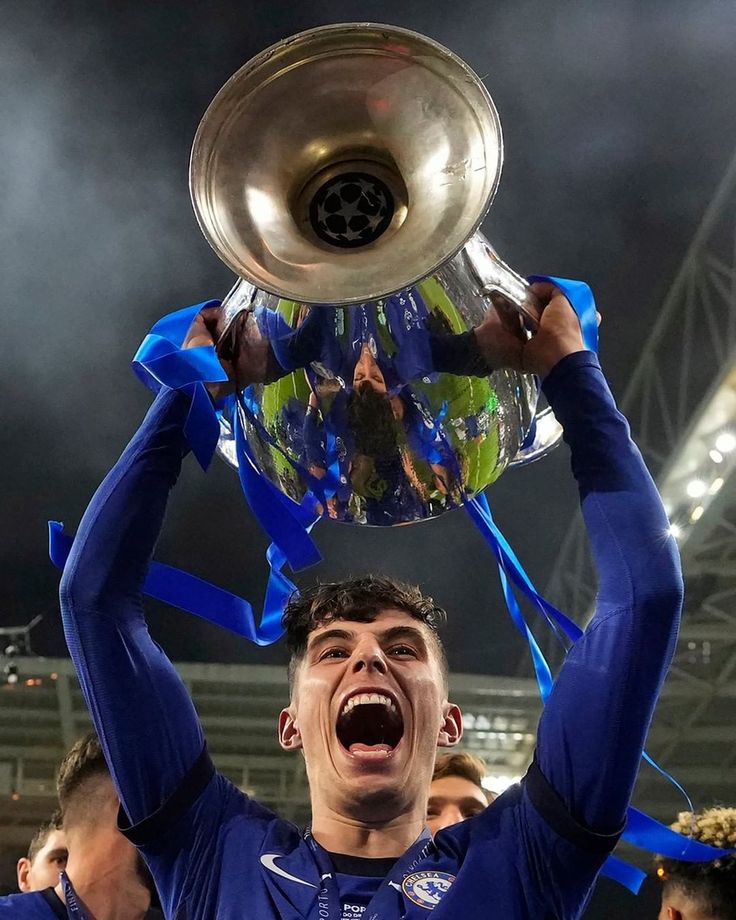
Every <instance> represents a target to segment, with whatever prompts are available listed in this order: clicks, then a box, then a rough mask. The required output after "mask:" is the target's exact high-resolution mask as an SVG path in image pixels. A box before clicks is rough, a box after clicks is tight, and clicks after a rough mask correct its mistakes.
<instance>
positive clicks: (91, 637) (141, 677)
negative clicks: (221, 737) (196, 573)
mask: <svg viewBox="0 0 736 920" xmlns="http://www.w3.org/2000/svg"><path fill="white" fill-rule="evenodd" d="M188 409H189V400H188V398H187V397H186V396H184V395H183V394H180V393H176V392H174V391H172V390H167V389H164V390H162V391H161V392H160V393H159V395H158V396H157V397H156V400H155V401H154V403H153V405H152V406H151V408H150V410H149V412H148V414H147V415H146V418H145V420H144V422H143V424H142V425H141V427H140V428H139V430H138V432H137V433H136V434H135V436H134V437H133V439H132V441H131V442H130V444H129V445H128V446H127V448H126V449H125V451H124V452H123V454H122V456H121V457H120V459H119V460H118V462H117V463H116V464H115V466H114V467H113V468H112V470H111V471H110V472H109V473H108V475H107V476H106V477H105V479H104V481H103V482H102V484H101V485H100V487H99V488H98V490H97V492H96V493H95V495H94V497H93V499H92V501H91V502H90V505H89V507H88V508H87V511H86V512H85V514H84V516H83V518H82V521H81V524H80V526H79V530H78V532H77V536H76V538H75V540H74V545H73V547H72V550H71V553H70V555H69V559H68V561H67V563H66V566H65V568H64V574H63V576H62V580H61V587H60V597H61V610H62V617H63V621H64V630H65V633H66V639H67V644H68V646H69V651H70V653H71V656H72V658H73V660H74V664H75V667H76V669H77V674H78V675H79V680H80V682H81V685H82V690H83V692H84V696H85V699H86V701H87V706H88V707H89V711H90V713H91V715H92V719H93V721H94V724H95V728H96V729H97V732H98V734H99V736H100V740H101V743H102V746H103V749H104V751H105V756H106V758H107V761H108V764H109V766H110V769H111V772H112V774H113V778H114V780H115V784H116V786H117V788H118V792H119V794H120V799H121V802H122V804H123V808H124V809H125V812H126V814H127V815H128V818H129V820H130V821H131V823H133V824H136V823H138V822H139V821H142V820H143V819H144V818H147V817H148V816H150V815H151V814H153V813H154V812H155V811H156V810H157V809H158V808H159V807H160V806H161V805H162V804H163V803H164V802H165V801H166V800H167V799H168V798H169V796H170V795H171V794H172V792H173V791H174V790H175V789H176V788H178V787H179V785H180V783H181V781H182V780H183V778H184V777H185V776H186V775H187V773H188V772H189V771H190V770H191V769H192V767H193V765H195V764H196V763H197V761H198V758H199V757H200V755H201V754H202V752H203V748H204V738H203V735H202V730H201V727H200V724H199V720H198V718H197V715H196V712H195V710H194V706H193V704H192V701H191V699H190V697H189V694H188V692H187V690H186V688H185V686H184V684H183V683H182V681H181V679H180V677H179V675H178V674H177V672H176V671H175V669H174V667H173V665H172V664H171V662H170V661H169V660H168V658H167V657H166V655H165V654H164V652H163V651H162V650H161V648H160V647H159V646H158V645H157V644H156V643H155V642H154V641H153V639H151V637H150V635H149V633H148V628H147V626H146V623H145V619H144V616H143V604H142V597H141V589H142V586H143V582H144V580H145V576H146V571H147V568H148V564H149V562H150V559H151V556H152V554H153V549H154V546H155V543H156V540H157V539H158V535H159V531H160V529H161V524H162V522H163V517H164V512H165V509H166V502H167V500H168V496H169V492H170V490H171V488H172V487H173V485H174V484H175V482H176V480H177V477H178V475H179V471H180V468H181V462H182V458H183V456H184V455H185V453H186V451H187V445H186V442H185V439H184V434H183V427H184V423H185V421H186V418H187V413H188Z"/></svg>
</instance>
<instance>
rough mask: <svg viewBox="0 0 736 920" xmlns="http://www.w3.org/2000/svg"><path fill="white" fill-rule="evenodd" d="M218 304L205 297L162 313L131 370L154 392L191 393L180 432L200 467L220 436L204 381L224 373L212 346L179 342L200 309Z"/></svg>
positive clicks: (222, 377)
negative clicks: (186, 344)
mask: <svg viewBox="0 0 736 920" xmlns="http://www.w3.org/2000/svg"><path fill="white" fill-rule="evenodd" d="M219 305H220V301H219V300H205V301H204V302H203V303H199V304H195V305H194V306H192V307H186V308H185V309H184V310H177V311H176V312H175V313H170V314H169V315H168V316H164V317H163V319H160V320H159V321H158V322H157V323H156V324H155V325H154V327H153V328H152V329H151V331H150V333H149V334H148V335H147V336H146V337H145V339H144V340H143V342H142V343H141V346H140V348H139V349H138V351H137V352H136V354H135V357H134V358H133V371H134V372H135V373H136V375H137V376H138V377H139V379H140V380H142V381H143V383H145V384H146V386H147V387H148V388H149V389H151V390H153V392H154V393H158V391H159V390H160V389H161V387H162V386H166V387H170V388H171V389H172V390H182V391H183V392H185V393H188V394H189V396H190V397H191V404H190V409H189V415H188V416H187V420H186V422H185V424H184V434H185V436H186V439H187V441H188V443H189V446H190V447H191V448H192V453H193V454H194V456H195V457H196V458H197V461H198V463H199V465H200V466H201V467H202V469H203V470H206V469H207V467H208V466H209V464H210V461H211V460H212V455H213V454H214V452H215V448H216V447H217V441H218V439H219V437H220V424H219V422H218V420H217V413H216V412H215V408H214V406H213V405H212V401H211V400H210V397H209V394H208V392H207V390H206V389H205V386H204V384H205V383H222V382H225V381H226V380H227V374H226V373H225V371H224V370H223V368H222V365H221V364H220V362H219V360H218V358H217V354H216V353H215V349H214V348H213V347H212V346H200V347H198V348H186V349H182V347H181V345H182V342H183V341H184V338H185V336H186V334H187V332H188V330H189V327H190V326H191V325H192V323H193V321H194V319H195V317H196V316H197V314H198V313H199V312H200V310H203V309H204V308H205V307H218V306H219Z"/></svg>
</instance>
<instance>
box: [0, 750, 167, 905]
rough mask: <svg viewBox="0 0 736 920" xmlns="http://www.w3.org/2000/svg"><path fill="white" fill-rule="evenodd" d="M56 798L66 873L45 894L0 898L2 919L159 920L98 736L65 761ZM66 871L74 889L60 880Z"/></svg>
mask: <svg viewBox="0 0 736 920" xmlns="http://www.w3.org/2000/svg"><path fill="white" fill-rule="evenodd" d="M57 792H58V795H59V804H60V806H61V819H62V823H63V826H64V830H65V832H66V841H67V844H68V847H69V850H68V858H66V867H64V866H61V867H60V868H57V871H56V877H55V878H54V879H52V880H50V881H49V882H48V885H47V886H46V887H43V888H42V889H40V888H38V889H30V888H29V889H25V890H26V891H27V892H28V893H24V894H14V895H9V896H7V897H3V898H0V918H5V917H7V918H9V920H10V918H13V920H26V918H28V920H54V918H57V917H60V918H62V920H66V918H67V917H68V918H69V920H155V918H159V920H160V918H161V914H160V913H159V912H158V911H149V908H150V905H151V887H152V885H151V878H150V874H149V872H148V870H147V869H146V866H145V864H144V863H143V861H142V859H141V857H140V855H139V854H138V853H137V852H136V849H135V847H134V846H132V845H131V844H130V842H129V841H128V840H126V839H125V837H123V835H122V834H121V833H120V832H119V831H118V829H117V815H118V809H119V807H120V801H119V799H118V797H117V794H116V792H115V787H114V786H113V783H112V779H111V777H110V771H109V770H108V768H107V764H106V762H105V758H104V755H103V753H102V749H101V747H100V743H99V741H98V740H97V737H96V736H95V735H94V734H93V733H90V734H88V735H86V736H85V737H84V738H81V739H80V740H79V741H77V742H76V744H74V745H73V747H72V748H71V749H70V750H69V752H68V754H67V755H66V756H65V757H64V760H63V761H62V763H61V767H60V768H59V776H58V779H57ZM62 869H65V873H66V875H68V878H69V880H71V886H73V887H67V886H66V885H65V884H64V879H63V877H62V880H60V879H59V872H60V871H61V870H62ZM72 902H76V903H72ZM75 908H78V909H75Z"/></svg>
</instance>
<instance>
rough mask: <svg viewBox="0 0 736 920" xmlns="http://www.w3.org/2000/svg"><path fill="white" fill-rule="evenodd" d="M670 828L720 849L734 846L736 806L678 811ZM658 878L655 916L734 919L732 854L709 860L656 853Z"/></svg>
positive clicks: (735, 868) (663, 918) (735, 884)
mask: <svg viewBox="0 0 736 920" xmlns="http://www.w3.org/2000/svg"><path fill="white" fill-rule="evenodd" d="M672 829H673V830H676V831H678V833H680V834H685V835H687V836H692V837H693V838H694V839H695V840H699V841H701V842H702V843H708V844H710V845H711V846H715V847H719V848H721V849H733V848H734V847H736V808H708V809H706V810H705V811H702V812H700V813H698V814H692V813H691V812H689V811H684V812H681V813H680V816H679V817H678V819H677V821H676V822H675V823H674V824H673V825H672ZM656 870H657V876H658V877H659V878H660V879H661V880H662V883H663V884H662V907H661V909H660V912H659V920H736V857H734V856H729V857H725V858H723V859H717V860H715V861H714V862H709V863H693V862H680V861H679V860H675V859H669V858H667V857H663V856H658V857H657V860H656Z"/></svg>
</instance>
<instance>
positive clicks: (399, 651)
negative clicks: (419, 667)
mask: <svg viewBox="0 0 736 920" xmlns="http://www.w3.org/2000/svg"><path fill="white" fill-rule="evenodd" d="M391 654H392V655H399V656H401V657H404V656H406V655H413V656H414V657H415V658H416V655H417V653H416V649H413V648H412V647H411V646H410V645H394V647H393V648H392V649H391Z"/></svg>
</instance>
